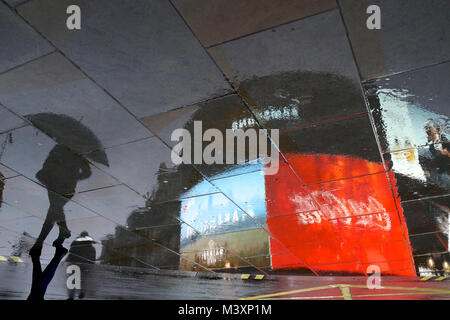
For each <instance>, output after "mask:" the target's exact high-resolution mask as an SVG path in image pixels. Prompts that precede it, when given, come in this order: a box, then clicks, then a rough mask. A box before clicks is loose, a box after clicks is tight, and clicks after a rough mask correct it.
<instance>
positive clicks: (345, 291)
mask: <svg viewBox="0 0 450 320" xmlns="http://www.w3.org/2000/svg"><path fill="white" fill-rule="evenodd" d="M339 290H341V294H342V296H343V297H344V300H352V294H351V292H350V286H349V285H340V286H339Z"/></svg>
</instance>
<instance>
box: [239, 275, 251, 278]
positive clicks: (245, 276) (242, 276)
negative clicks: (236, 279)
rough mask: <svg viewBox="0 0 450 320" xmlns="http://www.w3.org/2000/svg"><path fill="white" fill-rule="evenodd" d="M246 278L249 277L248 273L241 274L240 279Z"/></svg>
mask: <svg viewBox="0 0 450 320" xmlns="http://www.w3.org/2000/svg"><path fill="white" fill-rule="evenodd" d="M248 278H250V275H249V274H243V275H241V279H248Z"/></svg>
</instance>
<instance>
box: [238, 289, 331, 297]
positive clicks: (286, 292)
mask: <svg viewBox="0 0 450 320" xmlns="http://www.w3.org/2000/svg"><path fill="white" fill-rule="evenodd" d="M331 288H334V287H332V286H320V287H312V288H305V289H298V290H292V291H283V292H277V293H269V294H263V295H260V296H254V297H246V298H240V299H238V300H258V299H262V298H269V297H277V296H284V295H288V294H293V293H300V292H308V291H315V290H322V289H331Z"/></svg>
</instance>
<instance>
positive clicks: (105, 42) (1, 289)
mask: <svg viewBox="0 0 450 320" xmlns="http://www.w3.org/2000/svg"><path fill="white" fill-rule="evenodd" d="M72 2H73V1H72ZM72 2H71V3H72ZM75 2H77V3H79V4H80V5H81V6H82V7H83V8H84V9H83V10H84V12H85V13H86V17H85V19H84V20H83V21H84V22H83V23H84V27H83V29H82V30H80V31H79V32H78V31H77V32H68V30H66V29H64V28H62V29H61V30H59V29H58V28H54V27H53V25H54V24H55V23H58V22H57V21H59V11H60V10H63V11H64V12H65V6H66V4H68V3H69V2H68V1H65V0H64V1H59V2H58V4H57V5H54V4H53V2H51V1H50V0H33V1H29V2H26V3H24V4H19V2H17V1H13V0H9V1H7V3H8V5H10V6H11V7H13V6H14V7H15V6H17V11H14V10H11V8H8V7H7V6H6V5H3V4H0V17H5V19H6V20H5V21H7V22H8V23H10V24H11V28H12V29H11V30H12V31H11V34H12V35H9V34H6V33H8V32H6V31H4V30H5V28H1V25H2V22H0V41H2V42H3V41H4V42H5V43H8V49H7V50H5V52H4V53H0V258H1V257H5V258H4V259H3V260H1V259H0V278H2V279H9V278H10V279H11V280H8V281H6V283H2V284H1V285H0V294H1V295H2V296H5V297H8V298H26V296H24V295H26V294H28V292H29V289H30V283H31V274H32V270H31V264H30V262H31V260H30V257H29V252H30V250H31V253H32V256H33V263H34V266H35V270H37V269H36V268H37V261H38V260H36V258H37V257H39V258H40V260H39V261H41V262H42V268H43V269H44V268H45V265H47V264H49V262H50V260H51V259H52V258H53V257H54V253H55V248H54V247H56V248H61V244H62V245H63V246H65V247H67V249H69V252H68V254H67V258H64V260H63V262H61V263H60V267H59V268H58V270H57V272H56V275H55V277H54V280H53V281H52V282H51V283H50V285H49V289H48V294H47V297H49V298H56V299H61V298H63V299H64V298H66V297H67V296H69V297H73V298H77V297H78V298H83V297H86V298H92V299H96V298H99V299H100V298H125V297H128V298H170V297H174V298H180V297H186V296H188V297H190V298H204V297H205V292H206V291H209V292H214V294H216V295H218V296H217V297H218V298H236V297H245V296H246V295H247V296H252V295H255V296H256V295H258V294H264V293H267V292H266V291H265V289H264V290H263V289H262V288H261V287H258V286H254V285H253V284H248V285H247V284H242V285H241V286H238V287H237V288H233V286H232V285H230V284H229V283H227V282H226V281H222V280H220V281H221V282H220V286H222V288H223V290H224V291H223V292H222V294H221V295H219V293H218V292H217V291H216V290H215V287H214V286H213V285H211V287H210V285H209V284H208V281H211V280H206V279H195V280H192V279H191V280H189V281H192V285H193V287H192V288H191V289H192V290H191V291H190V292H189V293H187V291H186V290H187V289H186V286H183V285H182V284H180V282H179V281H178V280H179V279H178V280H177V279H175V278H172V277H162V275H163V274H164V275H174V274H177V275H180V274H184V275H186V274H187V273H188V272H190V271H195V272H199V274H203V275H205V274H206V275H209V276H214V275H216V274H219V273H227V274H241V273H248V274H260V275H264V276H266V277H267V276H268V275H278V274H292V275H303V276H342V275H344V276H368V275H369V274H370V272H369V271H368V268H369V267H370V266H373V265H375V266H378V268H379V269H380V271H381V274H382V275H383V276H408V277H413V276H416V275H419V276H428V275H433V276H447V275H448V274H449V273H450V266H449V265H450V257H449V249H448V241H449V234H448V233H449V230H450V224H449V220H448V219H449V212H450V209H449V201H448V197H449V194H450V191H449V190H450V176H449V169H450V168H449V161H450V147H449V142H448V137H449V134H450V132H449V126H448V117H449V116H450V115H449V108H448V103H449V102H448V101H449V99H448V98H449V97H448V89H447V88H448V87H449V83H448V73H449V66H450V64H449V63H448V62H445V61H446V59H448V56H449V54H450V51H449V50H448V48H442V43H441V40H436V41H435V43H434V44H433V45H431V46H430V48H431V49H430V52H434V53H436V55H439V57H437V58H436V59H431V58H430V56H429V55H428V53H426V52H423V51H420V50H419V53H418V54H417V56H415V57H412V56H410V55H407V54H405V59H403V60H402V59H400V58H398V56H399V55H401V54H402V52H404V49H403V48H399V47H397V46H394V47H392V46H391V47H390V48H387V46H388V44H390V43H391V42H392V41H393V40H392V39H391V38H390V37H389V36H386V35H385V34H384V33H383V32H384V31H380V32H378V33H374V37H376V38H377V43H376V44H375V46H376V48H375V49H376V50H375V51H374V52H372V53H371V55H370V56H365V52H366V51H367V50H366V49H362V47H361V46H362V45H363V44H364V43H365V42H366V41H367V38H368V37H369V36H368V35H367V34H366V33H365V31H364V32H362V31H361V30H360V29H358V28H359V27H358V28H357V27H356V25H355V24H356V23H357V22H358V21H359V20H360V19H361V17H360V16H359V15H358V14H357V13H356V12H355V11H354V10H355V9H352V8H351V4H352V3H354V1H353V0H343V1H340V3H338V4H337V5H336V3H335V1H329V0H321V1H315V2H314V1H305V2H304V3H302V5H294V4H287V3H286V4H284V3H283V5H281V4H279V1H275V0H274V1H271V0H267V1H264V4H263V7H264V8H275V7H276V8H277V10H278V11H277V12H278V13H279V15H274V16H271V17H266V11H265V10H263V9H261V8H259V9H258V10H256V9H255V8H256V4H255V2H254V1H249V2H248V3H247V4H246V5H245V6H244V7H243V8H242V11H241V15H239V16H237V13H236V11H235V10H236V8H234V5H233V4H232V3H233V2H235V1H230V2H225V1H219V2H220V3H221V5H220V6H221V7H218V8H222V9H218V8H212V7H211V6H210V4H207V3H206V2H205V1H203V0H189V1H186V3H182V2H181V1H173V2H174V4H173V5H172V4H171V3H170V2H168V1H165V0H157V1H152V3H151V4H150V3H149V2H147V1H141V0H139V1H135V2H133V4H131V3H129V2H127V1H122V0H114V1H103V0H98V1H96V2H95V3H94V2H92V3H91V2H89V1H84V0H80V1H75ZM376 2H377V3H380V5H382V4H385V2H386V1H382V0H380V1H376ZM396 2H398V3H404V1H402V0H398V1H396ZM411 2H415V1H411ZM433 2H435V3H436V6H435V7H432V8H428V9H427V10H428V11H427V14H431V13H433V12H434V11H435V10H440V9H439V8H443V7H445V8H447V7H448V3H446V4H444V2H443V1H438V0H436V1H433ZM189 3H193V4H195V5H196V6H199V8H200V9H199V10H198V11H197V12H193V11H192V10H191V8H190V7H189V5H188V4H189ZM408 3H409V2H408ZM37 6H39V8H41V9H40V10H39V11H40V13H39V14H37V13H36V12H37V10H36V8H37ZM397 6H398V4H396V5H390V7H389V8H391V10H392V11H390V12H389V13H388V14H389V15H394V14H395V12H397V11H398V10H399V7H397ZM416 6H417V4H416ZM416 6H412V5H408V6H407V8H408V10H411V12H413V13H415V12H416V10H417V8H416ZM386 8H387V7H386ZM177 10H179V13H178V12H177ZM217 10H219V12H218V11H217ZM255 10H256V11H255ZM386 10H388V9H386ZM253 11H255V14H254V16H253V17H251V19H250V17H249V16H250V14H249V12H253ZM119 15H120V17H121V18H120V19H119V18H118V17H119ZM310 15H311V16H310ZM206 17H207V18H206ZM439 17H440V16H439ZM247 18H249V19H250V20H251V23H249V24H247V25H245V26H240V25H239V24H236V23H234V22H235V21H243V20H246V19H247ZM269 18H270V19H269ZM183 19H185V20H183ZM211 19H212V20H211ZM1 20H2V19H0V21H1ZM216 20H217V21H218V22H217V23H214V26H211V23H212V22H211V21H216ZM390 23H392V22H390ZM106 26H108V27H106ZM205 26H210V27H211V30H209V31H208V32H205V30H204V28H205ZM31 27H32V28H31ZM223 28H225V29H226V30H227V32H222V29H223ZM392 28H393V29H395V32H393V35H392V37H393V38H396V36H395V35H396V33H398V32H399V30H400V29H401V30H402V29H403V28H404V27H399V26H392ZM399 28H400V29H399ZM430 28H431V27H430ZM412 29H414V28H412ZM435 29H436V28H431V29H427V30H428V31H427V32H429V31H430V30H431V31H433V30H434V32H437V33H438V35H439V36H440V37H445V36H446V34H447V33H446V31H445V32H444V31H441V30H440V29H439V30H438V29H436V30H435ZM191 30H192V32H191ZM427 32H425V31H424V32H423V33H421V34H418V35H417V37H416V38H418V39H422V38H423V37H425V36H426V35H425V34H426V33H427ZM17 39H22V40H21V41H24V43H26V44H27V45H26V46H19V45H18V44H17ZM394 40H395V39H394ZM395 41H400V42H401V40H399V39H397V40H395ZM429 41H433V40H432V39H431V40H430V39H429ZM430 43H431V42H430ZM28 46H29V47H28ZM444 49H445V50H444ZM53 51H55V52H53ZM437 52H440V54H438V53H437ZM366 53H367V52H366ZM382 53H384V55H382ZM354 56H355V58H354ZM381 56H384V57H385V58H386V60H385V61H381V60H382V59H381V58H380V57H381ZM355 59H356V60H355ZM374 77H376V78H375V79H372V78H374ZM368 79H370V80H368ZM199 123H201V130H200V133H199V132H198V129H197V128H198V127H197V125H198V124H199ZM175 129H184V130H185V131H186V132H188V133H190V134H191V136H192V137H194V139H195V138H196V137H197V135H199V134H200V139H202V136H201V135H202V134H203V133H204V132H205V131H206V130H208V129H217V131H218V132H220V133H221V134H222V135H223V136H226V131H227V130H230V129H231V130H233V132H236V131H237V130H249V129H255V130H259V129H279V141H277V139H275V138H274V137H275V136H274V135H273V133H274V131H270V130H268V131H267V132H268V135H267V136H263V139H264V140H265V142H266V143H267V146H268V148H267V149H268V150H271V151H270V153H271V154H270V156H271V157H273V158H276V159H278V160H279V167H278V171H277V172H276V173H275V174H273V175H270V174H267V173H268V165H267V164H265V163H266V162H265V160H267V157H269V154H263V153H261V150H259V151H260V153H259V154H258V155H256V156H255V155H251V154H250V147H249V145H248V144H246V145H245V148H244V149H245V151H246V153H245V159H243V161H241V162H240V163H237V162H235V163H236V164H230V163H227V161H226V159H227V152H230V151H229V150H230V149H228V148H223V149H222V150H220V151H218V152H217V154H215V157H216V159H220V160H222V163H223V164H220V163H213V164H206V163H198V162H197V163H196V162H194V161H191V163H193V164H190V163H181V164H175V163H174V162H173V160H172V159H173V153H174V152H175V151H173V149H172V148H173V147H174V146H175V145H176V144H177V143H178V142H177V141H173V140H172V139H171V134H172V132H173V131H174V130H175ZM194 139H192V141H190V144H189V146H190V147H191V149H192V150H194V149H195V148H197V147H199V146H200V149H201V150H204V149H205V148H206V147H207V146H208V145H209V143H210V141H206V139H202V140H201V143H200V144H199V145H197V144H196V142H195V141H194ZM233 144H234V140H233ZM224 145H225V146H227V147H229V146H230V145H231V143H230V141H225V143H224ZM222 147H223V146H222ZM260 149H261V147H260ZM233 151H234V145H233ZM183 152H184V150H183ZM183 156H184V155H183ZM191 160H193V159H191ZM233 160H237V158H234V154H233ZM58 250H59V251H57V253H58V254H57V255H56V256H55V257H57V258H58V259H56V260H59V259H60V258H61V256H62V252H63V251H61V249H58ZM12 257H14V258H12ZM16 258H17V259H19V260H20V261H21V262H15V263H13V262H12V261H15V260H14V259H16ZM19 260H17V261H19ZM58 262H59V261H58ZM69 265H78V266H80V269H81V270H82V275H83V278H82V279H84V280H82V287H83V288H82V290H78V289H77V290H78V291H74V290H68V289H67V288H66V286H65V284H64V283H65V280H64V279H66V278H67V275H66V274H65V268H66V267H67V266H69ZM128 267H133V268H137V269H136V270H141V271H136V270H135V271H133V272H130V273H127V272H125V270H128V269H126V268H128ZM14 268H16V269H14ZM120 268H123V270H122V269H120ZM19 270H21V271H20V272H26V273H27V278H23V277H22V278H21V277H19V276H18V275H17V274H18V272H19ZM133 270H134V269H133ZM150 270H151V271H152V272H157V273H158V274H157V275H153V274H152V275H142V274H140V273H139V272H144V271H145V272H147V271H150ZM44 273H45V272H44ZM36 274H37V273H36V272H35V275H36ZM108 277H112V278H113V279H115V278H117V279H120V281H119V282H118V284H117V285H114V284H110V283H108V284H106V282H105V279H107V278H108ZM37 278H39V277H37ZM160 278H161V279H164V280H161V281H160V284H157V283H156V284H154V285H152V286H154V287H152V286H150V285H149V284H148V283H144V282H147V281H151V282H158V281H159V280H154V279H160ZM137 280H142V281H141V282H142V283H141V282H140V281H137ZM144 280H145V281H144ZM102 286H103V288H100V289H98V291H96V290H97V289H94V288H98V287H102ZM127 286H131V287H130V288H128V287H127ZM147 286H150V287H151V289H149V290H150V291H151V293H149V294H143V293H142V294H141V293H139V290H140V288H141V289H144V288H148V287H147ZM268 287H270V290H272V289H273V290H278V289H279V290H278V291H283V290H284V289H285V288H284V287H280V288H278V289H277V288H276V285H274V287H272V285H268ZM202 288H207V289H205V290H206V291H202V292H200V291H201V290H203V289H202ZM152 290H153V291H152ZM157 290H160V292H159V293H156V291H157ZM177 290H179V291H180V292H179V293H176V291H177ZM239 290H243V291H242V292H239ZM355 290H356V289H355ZM27 291H28V292H27ZM120 291H121V292H123V296H120V293H119V292H120ZM154 291H155V292H154ZM41 293H42V292H41ZM247 293H248V294H247ZM189 294H190V296H189Z"/></svg>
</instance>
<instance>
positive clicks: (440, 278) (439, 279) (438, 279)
mask: <svg viewBox="0 0 450 320" xmlns="http://www.w3.org/2000/svg"><path fill="white" fill-rule="evenodd" d="M447 278H448V277H445V276H442V277H439V278H436V279H434V281H442V280H444V279H447Z"/></svg>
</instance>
